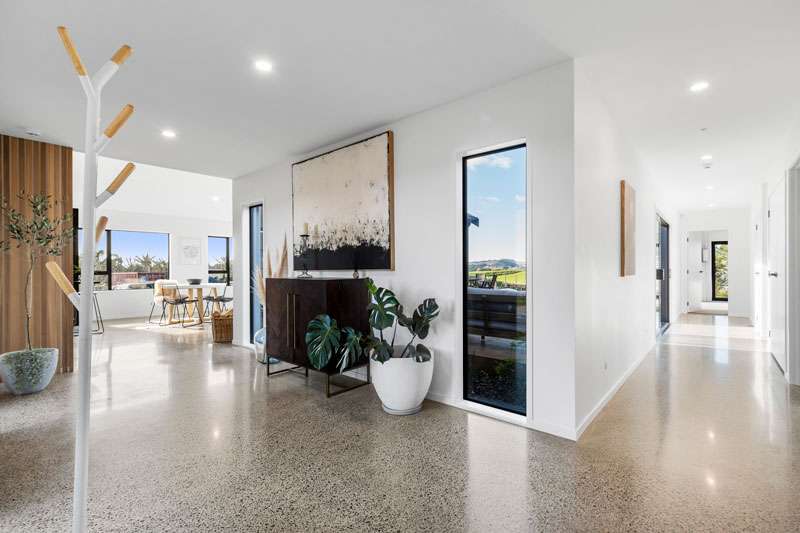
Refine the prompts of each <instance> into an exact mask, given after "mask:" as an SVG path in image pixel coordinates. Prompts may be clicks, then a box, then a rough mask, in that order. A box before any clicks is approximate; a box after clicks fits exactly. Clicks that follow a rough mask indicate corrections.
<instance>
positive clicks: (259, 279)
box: [253, 267, 267, 307]
mask: <svg viewBox="0 0 800 533" xmlns="http://www.w3.org/2000/svg"><path fill="white" fill-rule="evenodd" d="M253 285H254V286H255V288H256V296H257V297H258V301H260V302H261V305H263V306H265V307H266V305H267V287H266V286H265V285H264V273H263V272H261V268H260V267H256V273H255V274H254V275H253Z"/></svg>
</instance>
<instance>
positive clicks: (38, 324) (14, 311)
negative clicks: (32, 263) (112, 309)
mask: <svg viewBox="0 0 800 533" xmlns="http://www.w3.org/2000/svg"><path fill="white" fill-rule="evenodd" d="M20 190H24V191H25V192H26V194H35V193H39V192H44V193H46V194H48V195H50V197H51V199H57V200H61V199H62V198H65V197H66V198H68V200H67V201H66V202H64V203H60V202H59V204H58V205H57V206H56V207H55V210H51V216H52V217H55V216H61V215H63V214H64V213H71V212H72V148H67V147H64V146H58V145H55V144H48V143H43V142H38V141H31V140H28V139H19V138H16V137H9V136H7V135H0V195H2V196H3V197H4V198H6V200H7V201H8V203H9V205H10V206H15V207H16V208H17V209H21V208H22V207H23V205H24V204H25V202H23V201H22V200H20V199H19V198H17V193H18V192H19V191H20ZM27 213H30V208H28V209H27ZM3 222H5V217H3ZM70 225H71V223H70ZM7 239H8V236H7V232H6V230H5V229H3V228H0V240H7ZM67 248H68V249H66V250H64V253H63V254H62V255H61V256H59V257H54V258H53V259H54V260H55V261H56V262H57V263H58V264H59V265H61V268H62V270H63V271H64V272H65V273H66V274H67V276H71V274H70V273H71V272H72V248H71V246H69V247H67ZM21 250H22V249H20V250H15V249H14V248H13V247H12V249H11V250H10V252H11V255H9V254H0V353H5V352H9V351H13V350H19V349H22V348H25V295H24V287H25V274H26V269H27V259H25V258H24V257H22V256H21V254H19V253H18V252H20V251H21ZM48 260H49V258H48V257H46V256H45V257H42V258H40V259H39V262H38V264H37V267H36V269H35V270H34V273H33V295H32V302H31V303H32V311H33V317H32V327H31V344H32V345H33V346H34V347H43V348H44V347H46V348H58V350H59V366H58V372H72V370H73V356H72V342H73V341H72V325H73V308H72V304H71V303H70V302H69V300H67V298H65V297H64V294H63V293H62V292H61V290H60V289H59V288H58V285H56V282H55V281H54V280H53V279H52V278H51V277H50V275H49V274H48V273H47V270H46V268H45V263H46V262H47V261H48Z"/></svg>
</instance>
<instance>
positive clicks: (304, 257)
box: [297, 235, 313, 279]
mask: <svg viewBox="0 0 800 533" xmlns="http://www.w3.org/2000/svg"><path fill="white" fill-rule="evenodd" d="M300 239H301V240H300V264H301V265H302V268H303V272H302V273H301V274H300V275H298V276H297V277H298V278H300V279H309V278H311V277H313V276H312V275H311V274H309V273H308V235H300Z"/></svg>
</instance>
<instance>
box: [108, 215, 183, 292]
mask: <svg viewBox="0 0 800 533" xmlns="http://www.w3.org/2000/svg"><path fill="white" fill-rule="evenodd" d="M109 234H110V236H111V245H110V252H111V289H112V290H129V289H151V288H152V287H153V282H155V280H157V279H167V277H168V276H169V235H168V234H166V233H145V232H138V231H120V230H111V231H110V232H109Z"/></svg>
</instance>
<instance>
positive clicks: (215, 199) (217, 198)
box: [211, 195, 219, 202]
mask: <svg viewBox="0 0 800 533" xmlns="http://www.w3.org/2000/svg"><path fill="white" fill-rule="evenodd" d="M211 200H212V201H214V202H219V196H217V195H214V196H212V197H211Z"/></svg>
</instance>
